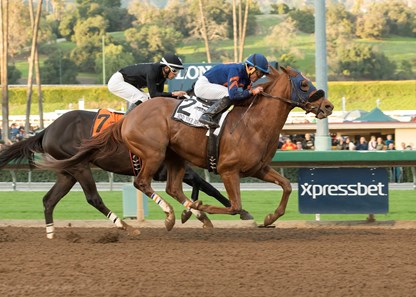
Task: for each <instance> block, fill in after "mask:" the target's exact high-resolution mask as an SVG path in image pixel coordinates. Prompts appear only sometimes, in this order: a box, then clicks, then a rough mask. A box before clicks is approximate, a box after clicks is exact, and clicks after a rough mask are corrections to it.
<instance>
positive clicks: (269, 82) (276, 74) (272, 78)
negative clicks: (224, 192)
mask: <svg viewBox="0 0 416 297" xmlns="http://www.w3.org/2000/svg"><path fill="white" fill-rule="evenodd" d="M270 69H271V71H270V73H269V74H268V75H267V77H266V79H267V80H266V81H265V82H264V83H261V84H258V86H261V87H263V90H264V92H266V93H269V88H270V87H272V86H273V85H274V83H275V81H276V79H277V78H278V77H279V76H280V73H279V70H277V69H276V68H274V67H273V66H270ZM254 98H255V96H252V97H251V98H249V99H247V100H243V101H241V102H236V104H235V105H236V106H247V105H250V104H251V102H252V101H253V100H254Z"/></svg>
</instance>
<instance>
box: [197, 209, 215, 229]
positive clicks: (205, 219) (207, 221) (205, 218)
mask: <svg viewBox="0 0 416 297" xmlns="http://www.w3.org/2000/svg"><path fill="white" fill-rule="evenodd" d="M198 220H200V221H201V222H202V224H203V225H202V228H214V225H213V224H212V222H211V220H210V219H209V218H208V216H207V215H206V213H204V212H201V215H200V216H199V217H198Z"/></svg>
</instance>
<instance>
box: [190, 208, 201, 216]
mask: <svg viewBox="0 0 416 297" xmlns="http://www.w3.org/2000/svg"><path fill="white" fill-rule="evenodd" d="M191 212H192V214H193V215H194V216H196V217H197V218H199V217H200V216H201V211H200V210H198V209H193V208H191Z"/></svg>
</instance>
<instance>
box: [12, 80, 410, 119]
mask: <svg viewBox="0 0 416 297" xmlns="http://www.w3.org/2000/svg"><path fill="white" fill-rule="evenodd" d="M415 86H416V81H415V80H408V81H360V82H329V83H328V93H329V94H328V95H329V99H330V100H331V101H332V102H333V103H334V105H335V110H338V111H339V110H341V108H342V99H341V98H342V97H345V98H346V109H347V110H354V109H363V110H367V111H370V110H372V109H373V108H374V107H375V106H376V100H377V99H380V100H381V105H380V108H381V109H382V110H384V111H386V110H410V109H412V110H413V109H416V102H415ZM42 95H43V110H44V112H54V111H55V110H59V109H71V108H72V109H78V101H79V99H81V98H83V99H84V102H85V108H86V109H96V108H113V109H116V110H122V109H125V106H126V102H125V101H124V100H123V99H121V98H119V97H117V96H115V95H113V94H111V93H110V92H109V91H108V89H107V87H106V86H101V85H87V86H81V85H68V86H47V85H45V86H42ZM26 99H27V90H26V87H25V86H11V87H10V88H9V112H10V115H22V114H24V113H25V112H24V111H25V110H26ZM37 101H38V95H37V89H36V88H34V93H33V97H32V106H31V114H37V113H38V105H37ZM71 104H72V107H71V106H70V105H71Z"/></svg>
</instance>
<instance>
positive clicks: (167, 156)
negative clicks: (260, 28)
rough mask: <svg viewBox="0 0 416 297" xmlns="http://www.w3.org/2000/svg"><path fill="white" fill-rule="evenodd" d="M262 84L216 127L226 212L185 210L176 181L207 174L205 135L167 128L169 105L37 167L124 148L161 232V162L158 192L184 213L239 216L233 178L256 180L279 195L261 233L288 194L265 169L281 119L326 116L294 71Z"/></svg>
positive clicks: (321, 100) (147, 106) (147, 110)
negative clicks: (191, 169)
mask: <svg viewBox="0 0 416 297" xmlns="http://www.w3.org/2000/svg"><path fill="white" fill-rule="evenodd" d="M268 78H269V79H268V81H267V82H266V83H265V84H263V88H264V90H265V92H264V93H262V94H261V95H260V96H257V97H253V98H251V99H249V100H246V101H245V102H244V103H243V104H241V105H235V106H234V108H233V110H232V111H231V112H230V113H229V115H228V117H227V118H226V120H225V123H224V128H223V132H222V138H221V140H220V144H219V159H218V164H217V171H218V173H219V174H220V176H221V178H222V180H223V182H224V186H225V189H226V191H227V194H228V197H229V199H230V202H231V206H230V207H219V206H211V205H204V204H202V202H200V201H196V202H192V201H191V200H189V199H188V198H187V197H186V196H185V195H184V193H183V190H182V179H183V176H184V173H185V163H186V161H189V162H191V163H192V164H194V165H196V166H199V167H202V168H207V166H208V163H207V158H206V156H207V137H206V132H207V130H206V129H205V128H195V127H190V126H187V125H185V124H183V123H181V122H178V121H175V120H173V119H172V114H173V112H174V110H175V108H176V106H177V105H178V102H177V101H176V100H174V99H168V100H166V99H165V98H154V99H152V100H149V101H147V102H145V103H144V104H141V105H140V106H139V107H138V108H136V109H134V110H133V111H132V112H131V113H130V114H128V116H127V117H125V118H124V120H123V121H121V122H118V123H116V124H115V125H113V126H112V127H110V129H108V130H106V131H104V133H103V134H101V135H99V136H98V137H95V138H92V139H90V140H89V141H87V142H85V143H83V145H82V146H81V148H80V151H79V152H78V153H77V155H75V156H74V157H72V158H70V159H68V160H51V159H49V160H45V162H44V163H43V166H44V167H46V168H62V167H64V168H65V167H68V166H73V165H74V164H77V163H78V162H82V161H85V160H97V159H100V158H107V157H108V156H111V155H112V154H113V153H114V151H115V149H116V148H117V145H118V143H120V142H124V143H126V145H127V147H128V148H129V149H130V150H131V151H132V152H133V153H134V154H136V155H138V156H140V157H141V159H142V170H141V172H140V174H139V175H138V176H137V177H136V178H135V180H134V186H135V187H136V188H138V189H139V190H141V191H142V192H143V193H145V194H146V195H147V196H149V197H150V198H152V199H153V200H155V201H156V202H157V203H158V204H159V205H160V206H161V208H162V209H163V210H164V211H165V213H166V220H165V225H166V228H167V229H168V230H170V229H171V228H172V227H173V225H174V223H175V216H174V212H173V209H172V207H171V206H170V205H169V204H168V203H167V202H166V201H164V200H163V199H162V198H161V197H160V196H159V195H158V194H157V193H156V192H155V191H154V190H153V189H152V187H151V181H152V177H153V176H154V175H155V174H156V172H157V170H158V168H159V167H160V166H161V164H162V162H163V161H166V164H167V168H168V169H167V170H168V178H167V185H166V192H167V193H168V194H169V195H171V196H172V197H174V198H175V199H176V200H178V201H179V202H180V203H182V204H183V205H185V206H186V207H188V208H189V209H197V210H200V211H203V212H208V213H212V214H231V215H233V214H239V213H240V212H241V211H242V203H241V196H240V178H241V177H247V176H252V177H256V178H259V179H260V180H263V181H267V182H271V183H275V184H277V185H280V186H281V187H282V188H283V194H282V198H281V201H280V204H279V206H278V207H277V209H276V210H275V211H274V213H272V214H269V215H267V216H266V218H265V219H264V225H265V226H268V225H270V224H272V223H273V222H275V221H276V220H277V219H278V218H279V217H280V216H282V215H283V214H284V213H285V209H286V206H287V202H288V199H289V195H290V193H291V191H292V189H291V185H290V182H289V180H288V179H286V178H285V177H283V176H281V175H280V174H279V173H277V172H276V171H275V170H273V169H272V168H271V167H270V165H269V164H270V162H271V159H272V157H273V156H274V154H275V152H276V149H277V145H278V140H279V134H280V131H281V130H282V128H283V125H284V124H285V121H286V119H287V117H288V115H289V112H290V111H291V110H292V109H293V108H294V107H295V106H298V107H301V108H303V109H304V110H305V111H306V112H313V113H314V114H315V115H316V117H317V118H319V119H323V118H326V117H327V116H329V115H330V114H331V113H332V110H333V105H332V104H331V102H330V101H329V100H328V99H326V98H325V93H324V92H323V91H322V90H316V88H315V87H314V86H313V84H312V83H311V82H310V81H309V80H307V79H306V78H304V77H303V76H302V74H301V73H300V72H298V71H296V70H293V69H290V68H288V69H286V68H283V67H280V71H279V70H277V69H274V68H272V69H271V73H270V75H268ZM138 127H140V129H138Z"/></svg>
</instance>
